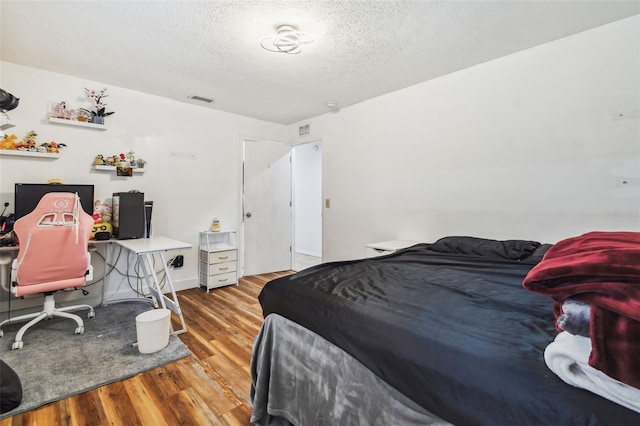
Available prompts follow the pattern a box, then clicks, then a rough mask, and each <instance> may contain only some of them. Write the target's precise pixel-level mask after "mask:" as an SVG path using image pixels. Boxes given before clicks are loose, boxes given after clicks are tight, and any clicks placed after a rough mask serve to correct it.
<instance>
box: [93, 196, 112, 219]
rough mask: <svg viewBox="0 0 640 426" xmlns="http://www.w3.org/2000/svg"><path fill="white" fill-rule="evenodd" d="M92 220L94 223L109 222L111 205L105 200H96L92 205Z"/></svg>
mask: <svg viewBox="0 0 640 426" xmlns="http://www.w3.org/2000/svg"><path fill="white" fill-rule="evenodd" d="M93 219H94V221H95V222H96V223H100V222H106V223H109V222H111V204H110V203H109V202H108V201H106V200H105V201H104V202H103V201H100V200H96V201H95V202H94V203H93Z"/></svg>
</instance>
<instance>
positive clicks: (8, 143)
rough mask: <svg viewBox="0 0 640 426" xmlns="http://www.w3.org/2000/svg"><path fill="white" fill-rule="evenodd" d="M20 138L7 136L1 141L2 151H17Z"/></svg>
mask: <svg viewBox="0 0 640 426" xmlns="http://www.w3.org/2000/svg"><path fill="white" fill-rule="evenodd" d="M17 140H18V137H17V136H16V135H8V136H5V137H4V138H3V139H2V140H0V149H16V141H17Z"/></svg>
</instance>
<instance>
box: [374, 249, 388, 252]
mask: <svg viewBox="0 0 640 426" xmlns="http://www.w3.org/2000/svg"><path fill="white" fill-rule="evenodd" d="M374 250H375V251H377V252H378V253H382V252H385V251H386V250H385V249H379V248H374Z"/></svg>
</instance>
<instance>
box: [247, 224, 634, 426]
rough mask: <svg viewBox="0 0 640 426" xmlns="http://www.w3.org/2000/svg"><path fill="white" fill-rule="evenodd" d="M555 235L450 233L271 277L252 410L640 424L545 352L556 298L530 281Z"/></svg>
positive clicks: (423, 419)
mask: <svg viewBox="0 0 640 426" xmlns="http://www.w3.org/2000/svg"><path fill="white" fill-rule="evenodd" d="M550 247H551V246H550V245H548V244H540V243H538V242H535V241H525V240H509V241H498V240H489V239H482V238H474V237H445V238H442V239H440V240H438V241H436V242H435V243H433V244H417V245H415V246H413V247H409V248H406V249H403V250H400V251H398V252H396V253H393V254H391V255H387V256H382V257H378V258H372V259H359V260H352V261H343V262H333V263H326V264H322V265H318V266H315V267H312V268H309V269H306V270H303V271H301V272H298V273H296V274H293V275H291V276H287V277H282V278H278V279H276V280H273V281H271V282H269V283H268V284H267V285H266V286H265V287H264V289H263V290H262V292H261V294H260V296H259V301H260V304H261V305H262V309H263V315H264V317H265V320H264V323H263V325H262V328H261V330H260V332H259V334H258V336H257V337H256V340H255V342H254V347H253V354H252V361H251V375H252V386H251V399H252V404H253V414H252V417H251V422H252V423H254V424H260V425H263V424H264V425H266V424H283V425H286V424H294V425H411V424H415V425H426V424H432V425H440V424H442V425H444V424H455V425H506V424H509V425H513V424H519V425H543V424H544V425H547V424H576V425H595V424H611V425H627V424H639V422H640V414H638V413H637V412H635V411H633V410H630V409H628V408H625V407H623V406H621V405H620V404H616V403H614V402H612V401H611V400H609V399H606V398H603V397H601V396H598V395H595V394H594V393H593V392H589V391H587V390H584V389H579V388H576V387H573V386H570V385H568V384H567V383H565V382H564V381H563V380H561V379H560V378H559V377H558V376H557V375H556V374H554V373H553V372H552V371H551V370H550V369H549V368H548V367H547V365H546V364H545V361H544V359H543V354H544V351H545V348H546V347H547V346H548V345H549V344H550V342H552V341H553V340H554V338H555V337H556V336H557V335H558V329H557V328H556V321H555V318H554V312H553V307H554V306H553V305H554V301H553V300H552V299H551V298H549V297H547V296H545V295H542V294H536V293H535V292H532V291H528V290H527V289H525V288H524V287H523V280H524V279H525V277H526V276H527V275H528V274H529V272H530V271H531V270H532V268H534V267H536V265H538V263H539V262H540V260H541V259H542V257H543V255H544V254H545V253H546V252H547V250H549V248H550Z"/></svg>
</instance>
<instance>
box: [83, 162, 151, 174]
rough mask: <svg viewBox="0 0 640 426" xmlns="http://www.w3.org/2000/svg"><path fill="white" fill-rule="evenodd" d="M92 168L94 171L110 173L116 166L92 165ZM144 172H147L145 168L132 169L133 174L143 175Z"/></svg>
mask: <svg viewBox="0 0 640 426" xmlns="http://www.w3.org/2000/svg"><path fill="white" fill-rule="evenodd" d="M93 168H94V169H96V170H103V171H110V172H115V171H116V166H100V165H98V164H94V165H93ZM146 171H147V170H146V169H145V168H139V167H134V168H133V173H144V172H146Z"/></svg>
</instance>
